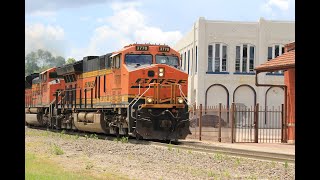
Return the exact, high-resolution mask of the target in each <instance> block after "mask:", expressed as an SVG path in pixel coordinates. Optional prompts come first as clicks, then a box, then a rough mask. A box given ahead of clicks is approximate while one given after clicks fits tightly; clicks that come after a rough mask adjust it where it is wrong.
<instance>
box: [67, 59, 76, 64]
mask: <svg viewBox="0 0 320 180" xmlns="http://www.w3.org/2000/svg"><path fill="white" fill-rule="evenodd" d="M74 62H76V60H75V59H74V58H68V59H67V62H66V64H71V63H74Z"/></svg>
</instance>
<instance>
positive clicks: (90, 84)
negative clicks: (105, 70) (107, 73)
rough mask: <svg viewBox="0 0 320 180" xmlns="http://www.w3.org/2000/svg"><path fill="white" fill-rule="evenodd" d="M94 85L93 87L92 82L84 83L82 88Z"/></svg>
mask: <svg viewBox="0 0 320 180" xmlns="http://www.w3.org/2000/svg"><path fill="white" fill-rule="evenodd" d="M94 85H95V83H94V81H90V82H86V83H85V84H84V87H85V88H88V87H94Z"/></svg>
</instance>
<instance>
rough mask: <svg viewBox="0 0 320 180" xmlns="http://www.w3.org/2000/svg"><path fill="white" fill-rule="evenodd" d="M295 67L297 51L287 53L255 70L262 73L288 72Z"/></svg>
mask: <svg viewBox="0 0 320 180" xmlns="http://www.w3.org/2000/svg"><path fill="white" fill-rule="evenodd" d="M294 67H295V50H291V51H289V52H286V53H284V54H282V55H280V56H278V57H276V58H274V59H271V60H269V61H267V62H265V63H263V64H261V65H260V66H257V67H256V68H255V70H256V71H260V72H268V71H269V72H271V71H279V70H286V69H290V68H294Z"/></svg>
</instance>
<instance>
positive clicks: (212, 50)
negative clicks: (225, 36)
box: [208, 43, 227, 72]
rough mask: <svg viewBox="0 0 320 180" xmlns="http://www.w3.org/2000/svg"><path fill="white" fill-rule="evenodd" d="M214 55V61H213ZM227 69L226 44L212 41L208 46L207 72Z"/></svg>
mask: <svg viewBox="0 0 320 180" xmlns="http://www.w3.org/2000/svg"><path fill="white" fill-rule="evenodd" d="M213 57H214V62H213ZM213 70H214V72H225V71H227V46H226V45H225V44H222V43H214V44H213V45H209V46H208V72H212V71H213Z"/></svg>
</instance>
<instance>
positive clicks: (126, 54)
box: [25, 44, 191, 140]
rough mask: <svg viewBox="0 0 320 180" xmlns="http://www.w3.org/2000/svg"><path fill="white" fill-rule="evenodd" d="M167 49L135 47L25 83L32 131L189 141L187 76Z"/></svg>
mask: <svg viewBox="0 0 320 180" xmlns="http://www.w3.org/2000/svg"><path fill="white" fill-rule="evenodd" d="M179 58H180V55H179V53H178V52H177V51H175V50H174V49H172V48H171V47H169V46H167V45H157V44H130V45H127V46H125V47H123V48H122V49H121V50H119V51H116V52H112V53H107V54H104V55H102V56H86V57H84V58H83V59H82V60H80V61H76V62H75V63H72V64H67V65H64V66H61V67H54V68H50V69H48V70H45V71H43V72H41V73H34V74H31V75H29V76H26V78H25V81H26V82H25V113H26V114H25V117H26V119H25V122H26V124H27V125H28V126H43V127H48V128H55V129H66V130H69V129H70V130H71V129H72V130H76V131H85V132H94V133H103V134H114V135H117V136H120V135H124V136H129V135H130V136H133V137H136V138H137V139H158V140H178V139H185V138H186V136H187V135H188V134H190V133H191V132H190V130H189V111H188V102H187V97H186V95H187V89H188V74H187V73H185V72H184V71H182V70H181V68H180V66H181V65H180V60H179Z"/></svg>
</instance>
